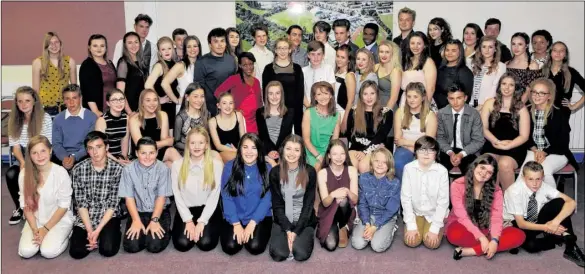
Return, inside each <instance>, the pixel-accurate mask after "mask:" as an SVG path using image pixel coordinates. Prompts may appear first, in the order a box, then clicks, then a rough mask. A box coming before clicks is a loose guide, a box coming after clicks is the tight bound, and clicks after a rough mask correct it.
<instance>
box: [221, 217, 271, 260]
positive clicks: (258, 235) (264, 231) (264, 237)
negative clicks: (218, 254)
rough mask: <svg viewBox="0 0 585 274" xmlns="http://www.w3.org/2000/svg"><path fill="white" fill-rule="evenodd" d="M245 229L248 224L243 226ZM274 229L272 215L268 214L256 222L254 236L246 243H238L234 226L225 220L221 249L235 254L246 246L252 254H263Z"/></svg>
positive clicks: (222, 229)
mask: <svg viewBox="0 0 585 274" xmlns="http://www.w3.org/2000/svg"><path fill="white" fill-rule="evenodd" d="M243 227H244V229H245V228H246V226H243ZM271 229H272V217H271V216H268V217H266V218H264V220H262V221H261V222H260V223H259V224H256V228H255V229H254V234H253V238H252V239H250V240H249V241H248V242H247V243H245V244H244V245H240V244H238V241H237V240H236V239H234V226H233V225H232V224H230V223H228V222H227V221H225V220H224V221H223V227H222V228H221V235H220V237H219V241H220V242H221V249H222V250H223V252H225V253H226V254H228V255H234V254H236V253H238V252H239V251H240V250H242V247H246V249H247V250H248V252H250V254H252V255H258V254H262V253H263V252H264V250H266V246H267V245H268V241H269V240H270V230H271Z"/></svg>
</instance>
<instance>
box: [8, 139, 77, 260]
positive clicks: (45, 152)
mask: <svg viewBox="0 0 585 274" xmlns="http://www.w3.org/2000/svg"><path fill="white" fill-rule="evenodd" d="M26 152H27V153H26V160H25V168H24V170H23V172H21V173H20V176H19V178H18V183H19V185H20V189H21V190H22V191H21V192H20V206H21V207H22V208H23V209H24V216H25V218H26V223H25V224H24V228H23V229H22V234H21V237H20V242H19V244H18V255H20V256H21V257H23V258H31V257H33V256H34V255H35V254H37V253H38V252H39V250H40V252H41V256H43V257H45V258H47V259H52V258H55V257H57V256H59V255H60V254H61V253H63V251H65V249H67V245H68V243H69V241H68V240H69V236H70V235H71V229H72V228H73V220H74V219H73V213H72V211H71V210H70V206H71V194H72V193H73V189H72V188H71V179H70V178H69V174H67V170H65V168H63V167H61V166H59V165H57V164H54V163H52V162H51V143H50V142H49V139H47V137H45V136H35V137H32V138H31V139H30V142H29V144H28V147H27V150H26Z"/></svg>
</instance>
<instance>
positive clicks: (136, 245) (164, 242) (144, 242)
mask: <svg viewBox="0 0 585 274" xmlns="http://www.w3.org/2000/svg"><path fill="white" fill-rule="evenodd" d="M138 214H139V215H140V221H141V222H142V224H143V225H144V227H145V228H146V227H148V224H150V219H151V217H152V212H138ZM159 223H160V226H161V227H162V229H163V230H164V231H165V232H164V235H163V238H162V239H160V238H158V236H156V235H155V237H152V234H151V233H150V232H149V233H148V234H147V235H144V233H139V236H138V239H134V240H130V239H128V236H126V234H124V242H123V243H122V245H123V247H124V251H126V252H128V253H136V252H140V251H142V250H144V249H145V248H146V250H147V251H148V252H150V253H159V252H161V251H163V250H165V248H167V246H168V245H169V242H170V241H171V213H170V212H169V209H168V208H167V209H164V210H163V212H162V214H161V215H160V218H159ZM131 226H132V218H128V221H126V231H128V229H130V227H131Z"/></svg>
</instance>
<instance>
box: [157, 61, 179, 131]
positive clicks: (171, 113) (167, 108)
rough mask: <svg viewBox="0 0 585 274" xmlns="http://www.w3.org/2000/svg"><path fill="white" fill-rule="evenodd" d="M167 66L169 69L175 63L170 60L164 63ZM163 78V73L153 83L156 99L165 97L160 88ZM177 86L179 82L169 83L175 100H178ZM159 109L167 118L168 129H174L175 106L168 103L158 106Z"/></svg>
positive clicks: (163, 91) (165, 94)
mask: <svg viewBox="0 0 585 274" xmlns="http://www.w3.org/2000/svg"><path fill="white" fill-rule="evenodd" d="M164 62H165V63H166V64H167V67H168V68H169V69H170V68H172V67H173V66H174V65H175V61H173V60H171V61H164ZM164 77H165V74H164V73H163V74H162V75H161V76H159V77H158V78H157V79H156V82H155V83H154V90H155V91H156V93H157V94H158V97H165V96H167V93H166V92H165V90H164V89H163V88H162V86H161V83H162V80H163V78H164ZM178 84H179V82H177V80H176V79H175V81H173V82H172V83H171V89H172V90H173V94H175V96H176V97H177V98H179V96H180V95H179V92H178V91H177V85H178ZM160 108H161V110H162V111H164V112H166V113H167V117H168V119H169V121H168V122H169V129H173V128H175V116H176V114H177V107H176V104H175V103H173V102H168V103H164V104H161V105H160Z"/></svg>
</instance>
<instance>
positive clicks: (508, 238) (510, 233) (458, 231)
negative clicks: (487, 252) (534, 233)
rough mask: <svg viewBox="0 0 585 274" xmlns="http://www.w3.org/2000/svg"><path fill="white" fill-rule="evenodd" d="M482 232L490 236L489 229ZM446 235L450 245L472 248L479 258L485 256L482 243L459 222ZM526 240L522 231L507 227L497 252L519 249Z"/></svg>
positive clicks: (450, 226)
mask: <svg viewBox="0 0 585 274" xmlns="http://www.w3.org/2000/svg"><path fill="white" fill-rule="evenodd" d="M482 232H483V234H485V235H486V236H488V234H489V232H488V230H487V229H484V230H482ZM445 234H446V235H447V241H449V243H451V244H452V245H455V246H460V247H471V248H473V250H475V254H476V255H477V256H480V255H482V254H483V252H482V250H481V243H480V241H479V240H476V239H475V237H474V236H473V234H471V232H469V231H467V229H466V228H465V227H464V226H463V225H462V224H460V223H459V222H454V223H452V224H451V225H449V227H448V228H447V231H446V233H445ZM524 239H526V235H525V234H524V232H523V231H522V230H520V229H518V228H515V227H511V226H510V227H506V228H504V229H503V230H502V235H501V236H500V239H499V240H500V243H499V244H498V250H497V252H501V251H506V250H510V249H512V248H518V247H520V245H522V243H524ZM488 240H490V241H491V238H490V237H488Z"/></svg>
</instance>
